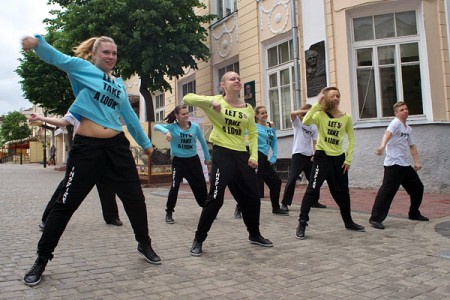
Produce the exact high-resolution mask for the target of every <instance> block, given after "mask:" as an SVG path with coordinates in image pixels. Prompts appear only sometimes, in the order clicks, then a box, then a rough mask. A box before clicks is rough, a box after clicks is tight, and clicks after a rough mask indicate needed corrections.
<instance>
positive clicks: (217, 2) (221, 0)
mask: <svg viewBox="0 0 450 300" xmlns="http://www.w3.org/2000/svg"><path fill="white" fill-rule="evenodd" d="M227 8H230V11H229V12H227ZM219 10H222V11H219ZM236 11H237V0H214V1H212V5H211V14H213V15H217V19H218V20H221V19H223V18H226V17H227V16H229V15H231V14H233V13H234V12H236Z"/></svg>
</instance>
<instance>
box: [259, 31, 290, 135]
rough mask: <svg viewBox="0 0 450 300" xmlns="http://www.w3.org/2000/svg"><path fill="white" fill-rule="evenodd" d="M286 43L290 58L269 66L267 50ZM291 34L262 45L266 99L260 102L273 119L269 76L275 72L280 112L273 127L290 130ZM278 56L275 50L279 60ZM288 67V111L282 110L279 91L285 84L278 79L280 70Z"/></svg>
mask: <svg viewBox="0 0 450 300" xmlns="http://www.w3.org/2000/svg"><path fill="white" fill-rule="evenodd" d="M286 42H287V43H288V49H289V56H290V58H289V59H288V60H287V61H285V62H282V63H280V62H279V61H278V64H277V65H274V66H271V67H269V50H270V49H273V48H274V47H280V45H282V44H284V43H286ZM292 43H293V40H292V36H290V35H288V36H285V37H284V38H282V39H279V40H276V41H274V42H272V43H270V44H267V45H265V46H264V51H263V66H264V76H263V80H264V86H265V87H266V88H264V98H263V99H267V100H266V101H265V102H264V103H262V105H264V106H265V107H266V108H267V113H268V115H269V119H270V121H274V120H272V119H273V114H274V112H273V109H274V108H273V107H272V105H271V103H270V90H271V88H270V76H271V75H273V74H277V75H276V76H277V81H278V86H277V89H278V105H279V112H280V115H279V116H280V117H279V118H280V120H279V121H280V123H279V124H275V127H276V129H277V130H291V129H292V124H291V122H290V118H291V117H290V112H291V111H292V110H294V107H295V87H294V81H295V78H294V73H293V72H294V59H293V53H292V50H293V49H292ZM279 58H280V53H279V52H278V50H277V60H279ZM286 69H289V81H290V82H289V93H290V97H289V98H290V101H289V106H290V110H289V111H283V101H282V100H283V98H282V93H281V89H282V87H283V86H285V85H281V80H280V78H281V77H280V76H281V72H282V71H284V70H286ZM285 118H287V119H288V122H287V126H284V124H283V120H284V119H285Z"/></svg>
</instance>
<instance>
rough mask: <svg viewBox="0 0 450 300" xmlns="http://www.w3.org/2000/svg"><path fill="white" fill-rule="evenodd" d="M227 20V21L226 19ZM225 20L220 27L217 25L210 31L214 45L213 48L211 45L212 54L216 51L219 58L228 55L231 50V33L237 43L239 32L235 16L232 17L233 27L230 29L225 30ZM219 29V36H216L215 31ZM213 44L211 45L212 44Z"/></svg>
mask: <svg viewBox="0 0 450 300" xmlns="http://www.w3.org/2000/svg"><path fill="white" fill-rule="evenodd" d="M228 20H229V19H228ZM228 20H225V21H224V22H223V23H222V24H221V25H218V26H217V27H215V28H214V29H212V30H211V36H212V38H213V40H214V42H215V43H216V45H215V47H214V45H213V47H212V48H213V49H212V50H213V52H214V51H217V53H218V54H219V56H220V57H222V58H224V57H227V56H228V54H230V52H231V49H233V32H235V34H234V35H235V36H236V42H238V41H239V32H238V18H237V14H234V16H233V21H234V22H233V26H232V27H231V28H227V23H229V22H227V21H228ZM219 27H221V28H222V31H221V32H220V34H219V35H216V30H217V29H218V28H219ZM214 42H213V43H214Z"/></svg>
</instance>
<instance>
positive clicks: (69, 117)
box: [63, 112, 80, 135]
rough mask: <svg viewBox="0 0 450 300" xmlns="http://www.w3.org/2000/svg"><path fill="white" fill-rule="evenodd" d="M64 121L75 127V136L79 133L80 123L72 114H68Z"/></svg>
mask: <svg viewBox="0 0 450 300" xmlns="http://www.w3.org/2000/svg"><path fill="white" fill-rule="evenodd" d="M63 119H64V120H66V121H67V122H69V123H70V124H72V125H73V135H75V132H77V129H78V126H80V122H79V121H78V120H77V119H76V118H75V117H74V116H73V115H72V114H71V113H70V112H67V113H66V114H65V115H64V117H63Z"/></svg>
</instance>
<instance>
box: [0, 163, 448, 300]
mask: <svg viewBox="0 0 450 300" xmlns="http://www.w3.org/2000/svg"><path fill="white" fill-rule="evenodd" d="M62 177H63V173H62V172H57V171H54V170H53V169H52V168H47V169H44V168H43V166H42V165H37V164H27V165H22V166H21V165H0V219H1V222H2V223H1V227H0V235H1V244H0V252H1V255H0V266H1V267H0V268H1V272H0V299H210V298H216V299H450V239H449V238H447V237H445V236H443V235H440V234H438V233H436V231H435V227H436V225H439V224H441V225H442V224H448V222H449V221H450V205H449V202H448V201H449V195H447V194H441V195H439V194H438V195H430V197H428V195H426V197H425V200H424V205H423V210H422V211H423V212H427V213H424V215H426V216H428V217H430V218H431V221H430V222H417V221H411V220H408V219H407V218H406V217H405V215H406V213H407V211H406V212H405V211H403V212H402V211H401V209H400V208H398V210H396V209H397V208H396V207H393V214H392V215H390V216H389V217H388V219H387V220H386V222H385V225H386V229H385V230H376V229H374V228H372V227H370V225H369V224H368V218H369V211H370V210H368V208H369V207H371V205H372V203H373V197H374V196H373V194H374V193H375V192H376V191H375V192H374V191H352V197H353V199H352V201H353V202H352V205H353V206H354V213H353V217H354V219H355V221H356V222H358V223H360V224H363V225H365V226H366V232H365V233H361V232H351V231H347V230H345V229H344V226H343V223H342V221H341V218H340V214H339V212H338V211H337V210H336V209H335V206H333V203H332V202H331V200H330V201H328V200H327V195H326V193H325V192H324V194H323V197H322V199H323V200H321V201H322V202H324V203H326V204H328V205H329V207H328V208H327V209H313V210H312V213H311V221H310V223H309V225H310V226H309V227H308V228H307V231H306V235H307V236H306V239H305V240H297V239H296V238H295V236H294V233H295V227H296V225H297V216H298V210H299V205H298V204H299V200H298V199H297V198H300V197H301V194H300V193H297V194H296V199H297V200H296V201H297V202H294V205H293V206H292V209H291V214H290V216H276V215H272V213H271V207H270V202H269V201H267V199H264V200H263V202H262V209H261V232H262V234H263V235H264V236H265V237H267V238H269V239H271V240H272V241H273V242H274V247H273V248H263V247H259V246H255V245H252V244H250V243H249V242H248V235H247V232H246V229H245V227H244V225H243V222H242V220H236V219H234V218H233V210H234V205H235V202H234V201H233V200H232V198H231V197H230V196H229V194H227V199H226V201H225V204H224V206H223V208H222V209H221V211H220V213H219V216H218V218H217V220H216V221H215V223H214V224H213V227H212V230H211V232H210V235H209V237H208V239H207V240H206V241H205V242H204V244H203V251H204V252H203V255H202V256H201V257H192V256H190V255H189V249H190V246H191V244H192V239H193V237H194V232H195V229H196V225H197V221H198V217H199V214H200V208H199V207H197V206H196V203H195V201H194V200H193V199H192V194H191V193H190V190H189V188H188V187H186V186H183V188H182V190H181V191H180V197H179V201H178V204H177V207H176V212H175V213H174V219H175V224H173V225H169V224H166V223H165V222H164V217H165V212H164V208H165V200H166V194H167V191H168V188H167V187H166V186H158V187H151V188H145V189H144V193H145V195H146V199H147V210H148V213H149V228H150V234H151V237H152V240H153V241H152V242H153V246H154V249H155V251H156V252H157V253H158V255H160V256H161V258H162V260H163V262H162V264H161V265H159V266H155V265H150V264H148V263H146V262H145V261H144V260H143V259H142V258H141V257H140V256H139V255H138V254H137V253H136V242H135V241H134V236H133V233H132V230H131V226H130V223H129V221H128V219H127V218H126V215H125V213H124V210H123V207H122V206H121V205H119V207H120V215H121V219H122V221H124V226H122V227H115V226H111V225H106V224H105V223H104V222H103V218H102V216H101V209H100V202H99V200H98V195H97V192H96V190H95V189H94V190H93V191H92V192H91V193H90V194H89V196H88V197H87V198H86V200H85V202H84V203H83V204H82V205H81V207H80V208H79V210H78V211H77V212H76V213H75V215H74V216H73V218H72V220H71V222H70V223H69V225H68V226H67V229H66V231H65V233H64V235H63V237H62V239H61V241H60V243H59V245H58V247H57V248H56V251H55V258H54V259H53V260H52V261H51V262H50V263H49V264H48V266H47V269H46V271H45V273H44V276H43V279H42V282H41V283H40V284H39V285H38V286H36V287H33V288H30V287H27V286H25V285H24V284H23V283H22V277H23V275H24V273H25V272H26V270H27V269H28V268H29V267H30V266H31V265H32V264H33V262H34V260H35V250H36V245H37V241H38V239H39V238H40V231H39V230H38V223H39V220H40V216H41V214H42V211H43V209H44V207H45V205H46V203H47V201H48V199H49V198H50V196H51V194H52V192H53V191H54V189H55V188H56V186H57V184H58V183H59V181H60V180H61V179H62ZM302 190H303V189H302ZM358 195H360V196H358ZM400 197H403V196H402V195H400ZM434 197H435V198H434ZM428 198H432V201H427V199H428ZM398 201H403V200H402V199H400V200H396V202H398ZM355 203H356V204H355ZM360 203H363V204H365V206H364V205H360ZM429 205H433V206H435V205H439V209H434V208H433V209H429V208H428V206H429ZM446 222H447V223H446Z"/></svg>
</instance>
